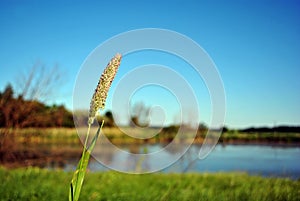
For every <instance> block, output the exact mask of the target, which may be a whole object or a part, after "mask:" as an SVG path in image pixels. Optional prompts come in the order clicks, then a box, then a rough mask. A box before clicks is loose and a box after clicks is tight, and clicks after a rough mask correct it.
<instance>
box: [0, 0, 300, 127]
mask: <svg viewBox="0 0 300 201" xmlns="http://www.w3.org/2000/svg"><path fill="white" fill-rule="evenodd" d="M214 2H215V3H210V1H201V0H199V1H175V0H172V1H158V0H157V1H105V2H104V1H63V0H59V1H58V0H54V1H37V0H36V1H31V0H28V1H21V0H20V1H16V0H10V1H8V0H7V1H4V0H1V1H0V68H1V74H0V89H1V90H3V88H4V87H5V85H6V84H7V83H8V82H13V81H14V80H15V78H16V77H17V76H18V73H20V72H21V71H23V70H24V69H26V68H29V67H30V66H32V64H34V63H35V62H36V61H37V60H40V61H42V62H43V63H45V64H46V65H47V66H51V65H53V64H56V63H57V64H59V66H60V67H61V68H62V70H63V71H64V72H66V73H65V74H64V76H65V81H66V82H65V84H64V85H63V86H62V87H61V89H60V90H59V93H58V94H56V97H55V101H56V103H58V104H61V103H63V104H65V105H66V106H67V107H68V108H72V92H73V86H74V83H75V79H76V75H77V73H78V71H79V69H80V66H81V64H82V63H83V62H84V60H85V58H86V57H87V56H88V54H89V53H90V52H91V51H92V50H93V49H94V48H95V47H97V46H98V45H99V44H101V43H102V42H104V41H105V40H107V39H109V38H110V37H112V36H114V35H116V34H119V33H122V32H125V31H129V30H132V29H140V28H149V27H152V28H163V29H170V30H173V31H176V32H179V33H182V34H184V35H186V36H188V37H190V38H192V39H193V40H194V41H196V42H197V43H198V44H200V45H201V46H202V47H203V48H204V49H205V50H206V51H207V53H208V54H209V55H210V56H211V58H212V59H213V60H214V62H215V64H216V66H217V68H218V70H219V72H220V75H221V77H222V79H223V82H224V87H225V90H226V98H227V103H226V107H227V113H226V120H225V124H226V125H228V126H229V127H231V128H239V127H247V126H264V125H269V126H271V125H273V124H274V123H275V122H276V124H300V104H299V103H300V90H299V89H300V79H299V75H300V37H299V36H300V20H299V19H300V2H299V1H276V0H272V1H271V0H269V1H260V0H256V1H214ZM128 58H129V57H128ZM162 58H163V57H162ZM141 94H143V93H142V92H141ZM202 111H203V112H204V113H205V112H207V113H208V112H209V111H206V110H205V109H204V110H202ZM203 116H204V119H202V120H203V121H204V122H207V121H208V120H209V118H208V116H209V114H203Z"/></svg>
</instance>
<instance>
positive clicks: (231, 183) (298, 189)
mask: <svg viewBox="0 0 300 201" xmlns="http://www.w3.org/2000/svg"><path fill="white" fill-rule="evenodd" d="M71 178H72V173H71V172H64V171H60V170H57V171H49V170H45V169H38V168H26V169H25V168H22V169H13V170H7V169H5V168H0V179H1V183H0V195H1V196H0V200H3V201H4V200H31V201H34V200H39V201H43V200H56V201H60V200H67V199H68V188H69V186H68V185H66V184H68V183H69V181H70V179H71ZM80 200H86V201H88V200H93V201H98V200H99V201H100V200H101V201H102V200H119V201H122V200H124V201H125V200H144V201H147V200H149V201H150V200H151V201H155V200H160V201H162V200H172V201H176V200H178V201H179V200H180V201H192V200H228V201H229V200H230V201H234V200H245V201H247V200H253V201H257V200H265V201H267V200H270V201H274V200H282V201H283V200H294V201H296V200H300V180H297V181H295V180H290V179H286V178H263V177H260V176H249V175H247V174H246V173H216V174H210V173H201V174H199V173H186V174H179V173H177V174H171V173H169V174H163V173H154V174H146V175H131V174H123V173H118V172H101V173H92V172H88V174H87V175H86V179H85V183H84V185H83V189H82V194H81V197H80Z"/></svg>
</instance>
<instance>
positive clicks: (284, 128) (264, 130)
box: [239, 126, 300, 133]
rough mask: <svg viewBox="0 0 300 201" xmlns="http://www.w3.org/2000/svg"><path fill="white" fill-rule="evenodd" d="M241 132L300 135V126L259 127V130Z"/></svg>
mask: <svg viewBox="0 0 300 201" xmlns="http://www.w3.org/2000/svg"><path fill="white" fill-rule="evenodd" d="M239 131H240V132H246V133H255V132H262V133H269V132H279V133H281V132H282V133H300V126H276V127H272V128H269V127H258V128H254V127H251V128H246V129H242V130H239Z"/></svg>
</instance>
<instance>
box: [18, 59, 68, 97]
mask: <svg viewBox="0 0 300 201" xmlns="http://www.w3.org/2000/svg"><path fill="white" fill-rule="evenodd" d="M61 84H62V72H61V71H60V70H59V68H58V65H54V66H53V67H51V68H46V66H45V65H44V64H43V63H41V62H36V63H35V64H34V65H33V66H32V68H31V69H30V70H29V71H28V72H22V73H20V75H19V76H18V77H17V80H16V90H17V93H18V94H19V96H21V97H22V98H24V99H25V100H39V101H41V102H44V101H46V100H47V99H49V98H50V97H51V96H52V95H53V93H54V90H56V91H57V90H58V89H59V86H60V85H61Z"/></svg>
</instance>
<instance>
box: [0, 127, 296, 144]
mask: <svg viewBox="0 0 300 201" xmlns="http://www.w3.org/2000/svg"><path fill="white" fill-rule="evenodd" d="M95 129H96V128H92V132H91V133H95V132H96V131H95ZM78 131H79V133H81V134H85V132H86V128H80V129H78ZM123 132H125V133H127V134H130V135H131V136H128V135H126V134H124V133H123ZM157 132H159V130H157V129H154V128H148V129H144V130H142V131H141V130H137V129H135V128H130V127H125V128H121V129H119V128H108V127H105V128H104V129H103V133H104V134H105V135H106V137H107V138H108V139H109V140H110V141H112V142H113V143H115V144H120V143H121V144H122V143H123V144H124V143H135V144H142V143H145V142H147V143H168V142H170V141H172V140H173V139H174V137H175V136H176V134H177V133H176V132H173V131H172V132H166V133H164V132H161V133H159V134H157ZM4 133H6V137H8V139H12V137H14V139H15V141H16V142H19V143H60V144H65V143H67V144H74V143H77V144H78V143H80V141H79V138H78V134H77V131H76V129H75V128H25V129H11V130H5V129H0V134H1V139H3V138H4V137H3V135H4ZM204 137H205V133H202V134H199V133H198V134H197V136H196V138H195V139H196V140H195V141H194V134H192V133H189V132H188V131H187V133H186V135H185V138H184V139H181V140H183V141H186V142H191V141H194V142H195V143H202V142H203V140H204ZM177 140H178V139H177ZM219 142H220V143H284V144H300V133H278V132H276V133H270V132H262V133H258V132H249V133H245V132H243V133H242V132H235V131H234V132H233V131H228V132H225V133H222V135H221V136H220V139H219Z"/></svg>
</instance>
